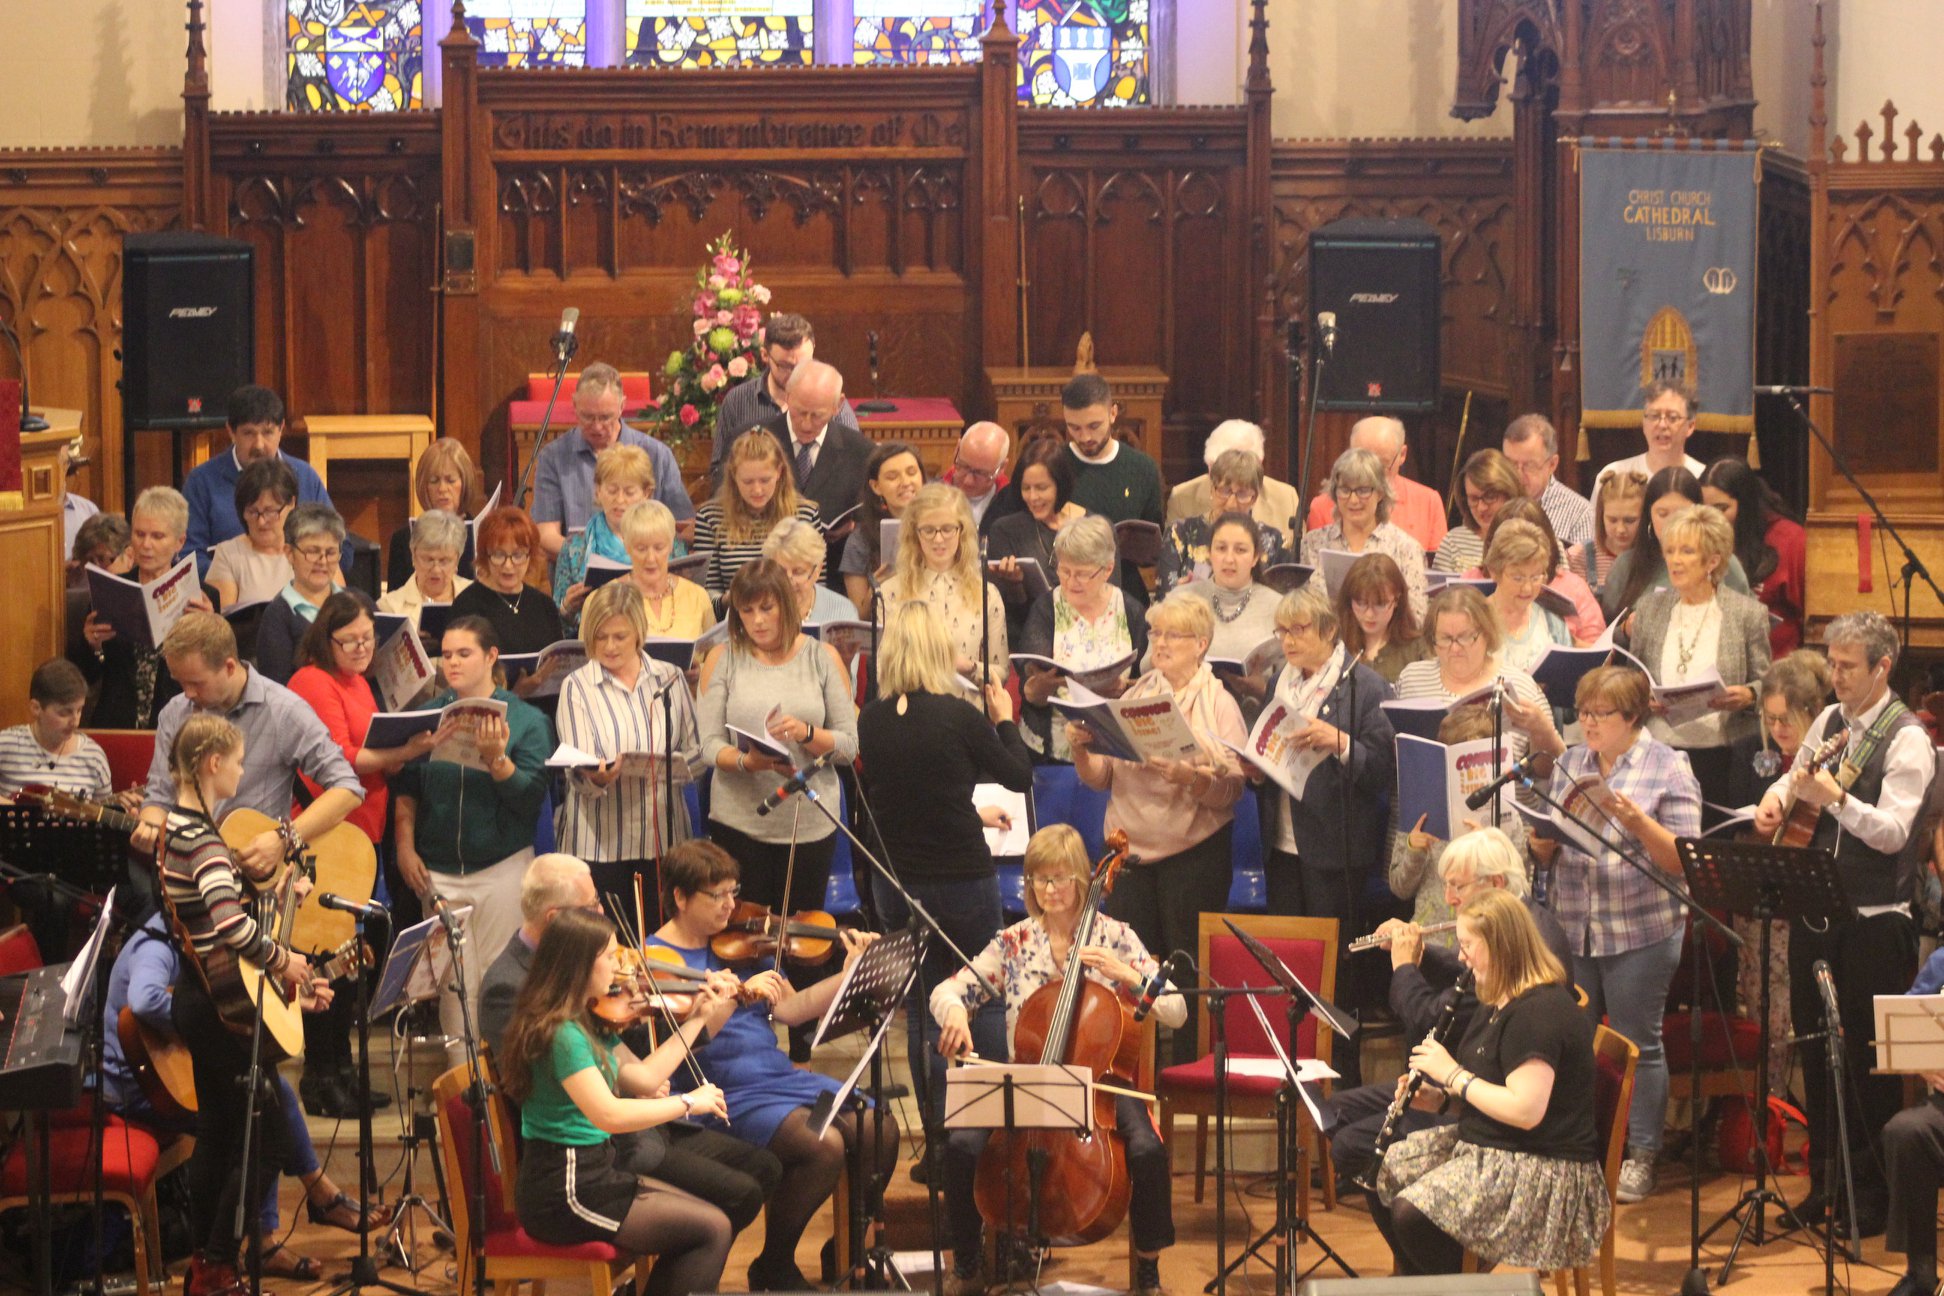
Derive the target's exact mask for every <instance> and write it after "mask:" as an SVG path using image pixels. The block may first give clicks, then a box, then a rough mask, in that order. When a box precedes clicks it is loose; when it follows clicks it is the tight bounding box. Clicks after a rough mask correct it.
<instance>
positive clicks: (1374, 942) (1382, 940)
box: [1350, 918, 1458, 954]
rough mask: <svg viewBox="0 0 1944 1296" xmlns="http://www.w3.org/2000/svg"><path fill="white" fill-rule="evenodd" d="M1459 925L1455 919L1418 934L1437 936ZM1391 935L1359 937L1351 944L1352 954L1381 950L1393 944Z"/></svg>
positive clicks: (1426, 928)
mask: <svg viewBox="0 0 1944 1296" xmlns="http://www.w3.org/2000/svg"><path fill="white" fill-rule="evenodd" d="M1457 925H1458V920H1457V919H1456V918H1453V919H1450V920H1449V921H1446V922H1440V923H1432V924H1431V925H1430V926H1429V927H1420V928H1418V934H1419V935H1421V936H1435V935H1437V934H1438V933H1439V932H1448V931H1450V930H1451V929H1452V928H1453V927H1456V926H1457ZM1391 935H1392V933H1389V932H1372V933H1370V935H1368V936H1359V937H1357V939H1355V940H1353V941H1351V942H1350V952H1351V953H1352V954H1361V953H1363V952H1364V951H1365V950H1368V949H1379V948H1381V947H1383V946H1385V945H1388V944H1390V943H1391Z"/></svg>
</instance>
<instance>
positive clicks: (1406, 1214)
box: [1369, 1194, 1490, 1275]
mask: <svg viewBox="0 0 1944 1296" xmlns="http://www.w3.org/2000/svg"><path fill="white" fill-rule="evenodd" d="M1369 1200H1370V1213H1371V1217H1372V1218H1373V1219H1375V1220H1376V1221H1377V1231H1378V1232H1380V1233H1382V1234H1383V1235H1384V1241H1386V1242H1388V1243H1390V1249H1391V1256H1392V1258H1393V1259H1394V1260H1395V1261H1396V1265H1397V1272H1398V1273H1399V1274H1403V1275H1410V1274H1455V1273H1463V1272H1464V1270H1465V1247H1464V1244H1463V1243H1461V1242H1459V1241H1458V1239H1457V1238H1454V1237H1452V1236H1451V1234H1449V1233H1447V1232H1445V1231H1444V1230H1443V1229H1441V1228H1439V1227H1438V1226H1437V1225H1436V1224H1433V1223H1432V1222H1431V1218H1430V1216H1428V1215H1426V1214H1425V1213H1424V1212H1423V1211H1421V1210H1419V1209H1418V1208H1417V1207H1415V1206H1413V1205H1411V1203H1410V1202H1409V1201H1407V1200H1405V1199H1404V1198H1402V1197H1394V1198H1392V1199H1391V1204H1390V1207H1389V1209H1385V1207H1384V1206H1383V1204H1382V1203H1380V1202H1379V1201H1378V1200H1377V1198H1376V1196H1375V1195H1374V1194H1373V1195H1371V1196H1370V1199H1369ZM1486 1267H1487V1268H1489V1267H1490V1266H1486Z"/></svg>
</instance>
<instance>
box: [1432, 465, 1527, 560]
mask: <svg viewBox="0 0 1944 1296" xmlns="http://www.w3.org/2000/svg"><path fill="white" fill-rule="evenodd" d="M1459 479H1460V481H1461V482H1462V483H1463V486H1464V489H1463V490H1462V491H1460V492H1459V495H1458V512H1459V514H1460V516H1462V517H1463V518H1464V521H1465V525H1463V526H1455V527H1453V528H1451V530H1449V531H1447V532H1445V537H1444V539H1442V540H1440V541H1438V552H1437V555H1436V556H1435V557H1433V558H1432V559H1431V570H1432V571H1441V572H1461V571H1464V570H1465V569H1466V568H1468V567H1476V566H1478V564H1479V563H1480V562H1482V561H1484V558H1485V533H1486V531H1488V530H1490V529H1491V526H1492V519H1493V518H1495V517H1497V516H1498V511H1499V509H1501V508H1503V507H1504V506H1505V502H1506V501H1507V500H1513V499H1517V498H1518V497H1519V496H1521V495H1523V494H1525V482H1524V481H1523V480H1521V479H1520V477H1519V470H1518V469H1517V468H1514V467H1513V466H1512V461H1511V460H1510V459H1507V458H1506V457H1505V455H1504V454H1503V453H1502V452H1500V451H1497V450H1491V449H1486V450H1480V451H1478V452H1477V453H1476V454H1474V455H1473V456H1472V457H1471V458H1469V459H1467V460H1465V466H1464V468H1463V470H1462V471H1461V472H1460V473H1459Z"/></svg>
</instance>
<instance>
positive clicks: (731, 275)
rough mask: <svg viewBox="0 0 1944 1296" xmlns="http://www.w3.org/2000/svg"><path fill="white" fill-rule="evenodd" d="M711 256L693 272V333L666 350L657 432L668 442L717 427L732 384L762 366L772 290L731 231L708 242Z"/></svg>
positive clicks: (676, 443)
mask: <svg viewBox="0 0 1944 1296" xmlns="http://www.w3.org/2000/svg"><path fill="white" fill-rule="evenodd" d="M708 251H709V260H708V263H707V264H706V265H704V266H703V267H702V268H701V269H700V270H697V271H696V272H695V292H694V295H693V297H692V298H691V300H690V302H689V310H690V313H691V314H692V315H693V317H694V318H693V320H692V321H691V327H692V329H693V330H694V334H695V339H694V341H693V342H691V343H690V344H689V345H688V346H687V347H684V348H682V349H680V350H676V351H670V352H669V353H668V362H667V363H666V364H664V365H663V366H662V376H663V377H664V378H666V379H667V380H668V390H667V393H666V394H665V395H664V396H663V397H662V401H661V407H660V411H659V415H658V417H657V419H656V432H657V434H658V435H659V436H660V437H661V439H662V440H663V441H665V442H667V443H668V444H669V445H670V446H681V445H682V444H683V443H684V442H686V441H688V440H689V439H690V438H692V437H697V436H706V435H708V434H709V433H711V432H712V431H713V430H714V429H715V421H716V412H717V410H718V409H720V408H721V404H722V398H723V396H724V394H725V393H727V392H728V390H729V389H730V388H731V387H734V386H735V385H736V384H737V383H740V382H743V381H745V380H746V379H748V378H749V377H750V376H751V375H753V374H754V373H756V371H757V370H758V369H759V368H760V367H761V366H760V363H759V362H760V360H761V357H762V350H763V307H765V306H767V305H769V299H770V290H769V289H767V288H765V287H764V286H763V285H762V284H759V283H757V282H756V281H755V280H754V279H752V278H751V277H750V274H749V254H748V253H747V252H745V251H743V250H742V249H741V248H738V247H737V246H736V245H735V243H734V241H733V240H732V237H731V236H730V235H729V234H726V233H725V234H724V235H723V236H722V237H721V238H719V239H717V240H716V241H715V242H713V243H711V244H709V248H708Z"/></svg>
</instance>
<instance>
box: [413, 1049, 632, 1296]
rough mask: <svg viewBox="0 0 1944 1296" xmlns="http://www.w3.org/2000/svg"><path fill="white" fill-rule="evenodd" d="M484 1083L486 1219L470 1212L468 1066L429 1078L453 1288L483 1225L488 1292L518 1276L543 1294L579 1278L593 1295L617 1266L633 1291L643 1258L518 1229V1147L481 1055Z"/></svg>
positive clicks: (465, 1285)
mask: <svg viewBox="0 0 1944 1296" xmlns="http://www.w3.org/2000/svg"><path fill="white" fill-rule="evenodd" d="M480 1063H481V1066H482V1067H483V1068H484V1070H485V1073H486V1076H487V1080H488V1083H489V1084H491V1085H493V1092H492V1096H491V1098H490V1099H489V1100H488V1102H487V1111H486V1129H487V1138H488V1140H489V1141H490V1144H491V1146H492V1148H493V1149H494V1150H496V1151H497V1152H498V1154H499V1166H500V1168H499V1171H498V1172H497V1173H495V1172H494V1170H493V1158H492V1156H491V1155H490V1154H488V1155H487V1156H486V1157H484V1158H483V1163H484V1169H485V1173H486V1184H485V1198H486V1219H485V1220H484V1221H478V1220H474V1219H473V1218H472V1201H473V1187H474V1180H473V1135H474V1132H475V1126H474V1124H473V1113H472V1106H471V1104H470V1103H469V1102H468V1101H467V1098H468V1096H469V1095H470V1094H471V1092H472V1089H473V1073H472V1068H471V1067H470V1066H467V1065H461V1066H456V1067H454V1068H453V1069H452V1070H450V1071H448V1072H446V1073H445V1074H444V1075H442V1076H440V1077H439V1078H438V1079H437V1080H435V1081H433V1082H432V1114H433V1116H434V1118H435V1119H436V1120H437V1121H438V1128H439V1153H440V1156H441V1157H443V1158H444V1161H445V1173H446V1183H448V1184H449V1185H451V1193H450V1194H449V1196H450V1199H451V1202H452V1235H453V1241H454V1244H455V1246H456V1247H457V1248H458V1254H459V1284H458V1288H457V1290H459V1291H462V1292H464V1291H471V1290H472V1281H473V1278H472V1255H473V1250H472V1237H473V1230H474V1229H475V1228H483V1230H484V1232H485V1234H486V1239H485V1243H486V1245H485V1254H486V1280H487V1281H488V1282H490V1283H492V1284H493V1290H494V1291H495V1292H496V1293H502V1294H504V1293H509V1292H511V1291H512V1290H513V1289H514V1288H516V1287H517V1286H519V1284H521V1283H523V1282H530V1283H532V1284H533V1289H534V1292H535V1294H536V1296H539V1294H540V1293H542V1292H544V1290H545V1288H546V1284H547V1281H548V1280H549V1279H553V1278H574V1279H582V1280H585V1281H586V1282H587V1283H588V1286H589V1290H590V1291H592V1292H593V1293H594V1296H604V1294H605V1293H607V1292H611V1291H613V1290H614V1284H615V1281H616V1279H617V1276H618V1271H620V1270H624V1269H627V1268H628V1267H630V1266H632V1267H633V1268H634V1271H635V1282H636V1284H637V1290H638V1289H639V1286H640V1284H643V1283H645V1282H646V1281H647V1280H648V1268H649V1263H650V1261H649V1260H648V1258H646V1257H644V1258H642V1259H641V1260H640V1261H639V1262H636V1261H635V1260H633V1259H631V1258H630V1257H628V1256H627V1255H626V1254H625V1253H623V1252H622V1251H620V1250H618V1249H616V1248H615V1247H613V1246H611V1245H609V1244H608V1243H606V1242H583V1243H581V1244H579V1245H578V1246H548V1245H547V1244H546V1243H544V1242H536V1241H534V1240H533V1238H531V1237H530V1236H528V1235H527V1231H526V1230H525V1229H523V1228H521V1227H520V1222H519V1220H518V1219H517V1218H515V1216H514V1214H513V1185H514V1183H516V1182H517V1181H518V1179H519V1163H518V1153H517V1152H516V1151H515V1150H514V1145H513V1125H512V1122H511V1120H510V1119H509V1118H508V1115H507V1110H506V1101H505V1100H504V1099H503V1098H501V1097H500V1094H499V1089H498V1086H497V1082H495V1081H494V1080H493V1079H492V1074H493V1068H492V1062H491V1060H490V1059H488V1058H485V1057H482V1058H481V1059H480Z"/></svg>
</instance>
